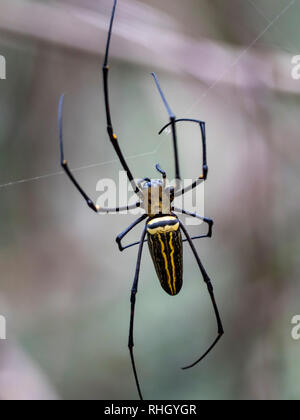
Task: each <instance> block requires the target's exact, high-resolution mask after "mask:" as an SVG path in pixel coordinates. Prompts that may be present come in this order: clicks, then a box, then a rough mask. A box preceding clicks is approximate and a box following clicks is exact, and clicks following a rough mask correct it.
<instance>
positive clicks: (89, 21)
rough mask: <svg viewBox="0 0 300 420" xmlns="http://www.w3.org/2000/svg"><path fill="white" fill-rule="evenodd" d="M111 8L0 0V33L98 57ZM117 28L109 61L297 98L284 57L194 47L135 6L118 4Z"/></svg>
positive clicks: (202, 44) (171, 24)
mask: <svg viewBox="0 0 300 420" xmlns="http://www.w3.org/2000/svg"><path fill="white" fill-rule="evenodd" d="M77 3H78V2H77ZM111 3H112V2H109V1H107V2H104V3H103V2H102V3H101V2H100V4H99V8H95V7H94V8H91V7H89V8H88V7H87V6H88V5H89V2H82V3H80V4H82V6H80V7H79V6H74V5H72V6H71V5H67V4H63V3H58V2H57V3H54V2H51V4H44V3H37V2H31V1H29V0H14V1H11V0H1V5H0V10H1V13H0V30H1V31H6V32H10V33H17V34H20V35H22V36H26V37H31V38H35V39H38V40H41V41H44V42H47V43H52V44H56V45H59V46H62V47H68V48H72V49H77V50H82V51H85V52H88V53H91V54H99V53H100V52H102V51H104V48H105V40H106V35H107V27H108V22H109V14H110V11H111V10H110V9H111ZM83 5H84V7H83ZM116 22H117V24H116V25H115V26H114V37H115V42H114V43H113V48H112V51H111V53H112V56H113V57H116V58H120V59H126V60H128V61H131V62H134V63H138V64H142V65H148V66H151V67H152V68H154V67H157V68H163V69H166V70H168V71H173V72H178V73H186V74H189V75H192V76H193V77H195V78H197V79H199V80H201V81H202V82H203V83H205V84H207V85H212V84H214V83H215V82H216V81H218V83H220V84H221V83H222V84H224V83H225V84H230V85H236V86H239V87H241V88H245V87H246V88H249V87H251V88H252V87H254V88H256V87H258V88H260V87H261V86H264V87H267V88H269V89H273V90H278V91H282V92H291V93H296V94H299V93H300V83H297V82H296V81H295V80H293V78H292V77H291V57H290V56H289V55H288V54H286V53H282V52H278V51H276V50H272V51H271V50H267V51H261V50H258V49H255V48H252V49H249V50H247V52H246V53H245V54H243V51H244V50H245V49H247V47H248V46H245V48H242V47H239V48H237V47H232V46H230V45H228V44H225V43H221V42H216V41H210V40H203V41H195V40H193V39H191V38H189V37H187V36H184V35H181V31H180V27H179V23H178V22H176V21H175V20H174V19H173V18H171V17H170V16H168V15H165V14H163V13H161V12H160V11H157V10H155V9H153V8H151V7H150V6H147V5H144V4H142V3H139V2H137V1H135V0H123V1H122V2H121V1H120V2H119V5H118V12H117V21H116ZM239 58H240V59H239ZM235 64H236V65H235ZM249 73H250V74H251V73H255V77H253V78H252V77H249Z"/></svg>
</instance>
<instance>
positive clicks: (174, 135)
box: [152, 73, 181, 189]
mask: <svg viewBox="0 0 300 420" xmlns="http://www.w3.org/2000/svg"><path fill="white" fill-rule="evenodd" d="M152 76H153V77H154V80H155V83H156V86H157V89H158V91H159V93H160V96H161V98H162V100H163V103H164V105H165V107H166V109H167V111H168V114H169V117H170V123H169V124H168V126H169V125H171V126H172V136H173V149H174V160H175V179H176V189H178V188H179V186H180V181H181V178H180V169H179V159H178V146H177V133H176V124H175V121H176V117H175V115H174V113H173V112H172V110H171V108H170V106H169V104H168V102H167V100H166V98H165V95H164V94H163V91H162V89H161V87H160V84H159V81H158V78H157V76H156V74H155V73H152Z"/></svg>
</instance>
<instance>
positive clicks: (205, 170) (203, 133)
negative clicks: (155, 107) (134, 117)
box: [159, 118, 208, 197]
mask: <svg viewBox="0 0 300 420" xmlns="http://www.w3.org/2000/svg"><path fill="white" fill-rule="evenodd" d="M178 122H192V123H196V124H199V127H200V131H201V139H202V174H201V175H200V176H199V178H197V179H196V180H195V181H194V182H193V183H192V184H191V185H189V186H188V187H186V188H183V189H182V190H180V191H177V192H176V193H175V197H178V196H180V195H183V194H185V193H187V192H188V191H191V190H192V189H194V188H195V187H197V185H198V184H199V183H200V182H202V181H205V180H206V179H207V173H208V167H207V153H206V129H205V122H203V121H200V120H194V119H190V118H181V119H179V120H175V121H174V123H173V124H176V123H178ZM170 125H171V122H170V123H168V124H167V125H165V126H164V127H163V128H162V129H161V130H160V132H159V134H161V133H163V132H164V131H165V130H166V129H167V128H168V127H169V126H170Z"/></svg>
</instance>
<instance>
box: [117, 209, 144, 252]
mask: <svg viewBox="0 0 300 420" xmlns="http://www.w3.org/2000/svg"><path fill="white" fill-rule="evenodd" d="M147 217H148V215H147V214H143V215H142V216H141V217H139V218H138V219H137V220H135V221H134V222H133V223H132V224H131V225H130V226H128V228H126V229H125V230H124V231H123V232H121V233H120V234H119V235H118V236H117V238H116V242H117V244H118V246H119V250H120V251H121V252H122V251H124V250H125V249H127V248H130V247H131V246H133V245H127V246H125V247H124V246H122V243H121V241H122V239H123V238H124V237H125V236H126V235H127V233H129V232H130V231H131V230H132V229H133V228H134V227H135V226H136V225H138V224H139V223H141V222H142V221H143V220H145V219H146V218H147ZM138 244H139V242H136V245H138Z"/></svg>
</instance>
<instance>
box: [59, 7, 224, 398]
mask: <svg viewBox="0 0 300 420" xmlns="http://www.w3.org/2000/svg"><path fill="white" fill-rule="evenodd" d="M116 6H117V0H114V4H113V9H112V14H111V19H110V25H109V30H108V38H107V44H106V51H105V57H104V63H103V86H104V100H105V109H106V119H107V132H108V136H109V139H110V141H111V144H112V146H113V148H114V150H115V152H116V154H117V155H118V157H119V160H120V163H121V165H122V167H123V169H124V170H125V172H126V173H127V177H128V180H129V182H130V183H131V185H132V188H133V191H134V192H135V194H136V195H137V196H138V198H139V201H137V202H136V203H135V204H134V205H131V206H124V207H118V208H102V207H100V206H98V205H96V204H95V203H94V202H93V201H92V200H91V199H90V197H89V196H88V195H87V194H86V193H85V191H84V190H83V189H82V188H81V186H80V185H79V183H78V182H77V180H76V179H75V177H74V175H73V174H72V172H71V170H70V169H69V166H68V163H67V161H66V160H65V157H64V147H63V125H62V110H63V100H64V94H63V95H62V96H61V98H60V101H59V108H58V125H59V142H60V157H61V166H62V168H63V169H64V171H65V172H66V174H67V175H68V177H69V178H70V180H71V181H72V183H73V184H74V185H75V187H76V188H77V190H78V191H79V193H80V194H81V195H82V197H83V198H84V199H85V201H86V203H87V205H88V206H89V207H90V208H91V209H92V210H93V211H95V212H96V213H111V212H114V213H116V212H121V211H124V210H131V209H134V208H137V207H141V208H143V209H144V210H145V213H144V214H143V215H142V216H140V217H139V218H138V219H137V220H135V221H134V222H133V223H132V224H131V225H130V226H128V227H127V228H126V229H125V230H124V231H123V232H122V233H120V234H119V235H118V236H117V238H116V241H117V244H118V246H119V249H120V251H124V250H125V249H128V248H130V247H132V246H135V245H138V257H137V263H136V268H135V276H134V281H133V286H132V289H131V297H130V303H131V311H130V326H129V338H128V348H129V353H130V358H131V364H132V369H133V374H134V378H135V383H136V387H137V391H138V394H139V397H140V399H141V400H143V396H142V392H141V387H140V382H139V379H138V375H137V369H136V364H135V359H134V353H133V347H134V341H133V326H134V315H135V303H136V294H137V291H138V282H139V274H140V266H141V258H142V251H143V246H144V243H145V242H148V246H149V250H150V254H151V257H152V260H153V263H154V267H155V270H156V273H157V276H158V279H159V281H160V284H161V286H162V288H163V289H164V290H165V292H167V293H168V294H169V295H171V296H175V295H177V294H178V293H179V292H180V289H181V287H182V280H183V242H186V241H187V242H188V243H189V245H190V247H191V250H192V253H193V254H194V256H195V258H196V261H197V264H198V267H199V269H200V272H201V275H202V277H203V280H204V282H205V283H206V285H207V289H208V293H209V295H210V298H211V302H212V305H213V309H214V313H215V317H216V321H217V329H218V333H217V338H216V339H215V340H214V342H213V343H212V344H211V346H210V347H209V348H208V350H207V351H206V352H205V353H204V354H203V355H202V356H201V357H200V358H198V359H197V360H196V361H195V362H194V363H192V364H190V365H188V366H185V367H184V368H182V369H188V368H191V367H193V366H195V365H196V364H197V363H199V362H200V361H201V360H202V359H204V357H205V356H207V355H208V353H209V352H210V351H211V350H212V349H213V347H214V346H215V345H216V344H217V342H218V341H219V339H220V338H221V336H222V335H223V334H224V330H223V326H222V322H221V318H220V315H219V310H218V307H217V304H216V300H215V296H214V292H213V286H212V283H211V280H210V278H209V276H208V274H207V272H206V270H205V268H204V266H203V264H202V262H201V260H200V257H199V255H198V253H197V251H196V248H195V246H194V243H193V240H195V239H200V238H207V237H211V236H212V227H213V221H212V220H211V219H209V218H206V217H203V216H200V215H198V214H196V213H191V212H189V211H186V210H184V209H179V208H177V207H174V205H173V204H172V203H173V201H174V199H175V197H179V196H182V195H183V194H185V193H187V192H188V191H191V190H192V189H194V188H196V187H197V185H198V184H199V183H200V182H204V181H205V180H206V179H207V173H208V167H207V157H206V131H205V123H204V122H203V121H199V120H193V119H176V117H175V115H174V114H173V112H172V110H171V108H170V106H169V104H168V102H167V100H166V98H165V96H164V93H163V91H162V89H161V87H160V84H159V81H158V78H157V76H156V74H155V73H152V76H153V78H154V81H155V84H156V86H157V89H158V92H159V94H160V96H161V99H162V101H163V103H164V105H165V107H166V110H167V112H168V114H169V120H170V121H169V123H168V124H166V125H165V126H164V127H163V128H162V129H161V131H160V132H159V134H161V133H163V132H164V131H165V130H166V129H168V128H171V132H172V138H173V149H174V161H175V186H168V185H167V182H166V178H167V175H166V172H165V171H164V170H163V169H162V168H161V167H160V165H159V164H157V165H156V169H157V171H158V172H159V173H160V174H161V179H156V180H151V179H149V178H144V179H142V180H139V181H137V182H136V181H135V179H134V177H133V175H132V173H131V171H130V169H129V167H128V165H127V162H126V160H125V158H124V156H123V154H122V151H121V149H120V146H119V142H118V138H117V135H116V134H115V132H114V129H113V125H112V119H111V112H110V102H109V92H108V73H109V66H108V55H109V47H110V40H111V34H112V27H113V22H114V17H115V11H116ZM180 122H191V123H195V124H198V125H199V128H200V132H201V139H202V174H201V175H200V176H199V178H198V179H196V180H195V181H194V182H193V183H192V184H191V185H189V186H188V187H186V188H181V187H180V180H181V178H180V170H179V159H178V149H177V134H176V124H177V123H180ZM176 213H181V214H185V215H188V216H191V217H195V218H198V219H201V220H202V221H203V222H204V223H206V224H207V226H208V231H207V233H206V234H205V235H200V236H196V237H190V236H189V234H188V232H187V230H186V228H185V226H184V224H183V223H182V222H181V221H180V220H179V218H178V217H177V215H176ZM142 221H145V222H146V223H145V226H144V229H143V233H142V236H141V238H140V241H139V242H135V243H132V244H129V245H127V246H123V245H122V240H123V238H124V237H125V236H126V235H127V234H128V233H129V232H130V231H131V230H132V229H133V228H134V227H136V226H137V225H138V224H139V223H141V222H142ZM181 232H183V233H184V236H185V239H183V238H182V235H181ZM146 237H147V239H146Z"/></svg>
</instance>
